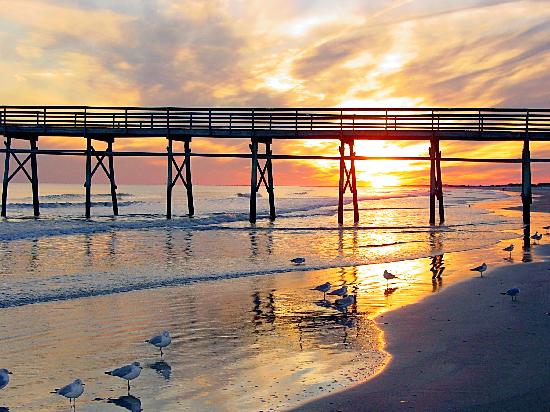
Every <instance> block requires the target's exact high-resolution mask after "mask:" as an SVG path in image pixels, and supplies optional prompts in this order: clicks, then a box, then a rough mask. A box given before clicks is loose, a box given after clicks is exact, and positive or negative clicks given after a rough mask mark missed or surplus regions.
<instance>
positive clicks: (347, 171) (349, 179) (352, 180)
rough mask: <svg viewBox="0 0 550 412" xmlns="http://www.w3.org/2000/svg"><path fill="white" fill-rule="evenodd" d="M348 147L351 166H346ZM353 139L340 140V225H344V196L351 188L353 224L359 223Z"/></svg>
mask: <svg viewBox="0 0 550 412" xmlns="http://www.w3.org/2000/svg"><path fill="white" fill-rule="evenodd" d="M346 146H347V147H348V148H349V156H350V165H349V168H348V165H347V164H346V160H345V156H346ZM353 146H354V140H353V139H341V140H340V148H339V151H340V179H339V183H338V224H339V225H342V224H344V194H345V193H346V190H347V189H348V187H349V190H350V192H351V194H352V197H353V223H359V206H358V200H357V177H356V173H355V151H354V149H353Z"/></svg>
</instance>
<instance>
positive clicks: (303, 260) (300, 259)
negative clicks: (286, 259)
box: [290, 257, 306, 265]
mask: <svg viewBox="0 0 550 412" xmlns="http://www.w3.org/2000/svg"><path fill="white" fill-rule="evenodd" d="M290 261H291V262H292V263H294V264H295V265H303V264H304V263H306V258H303V257H297V258H294V259H290Z"/></svg>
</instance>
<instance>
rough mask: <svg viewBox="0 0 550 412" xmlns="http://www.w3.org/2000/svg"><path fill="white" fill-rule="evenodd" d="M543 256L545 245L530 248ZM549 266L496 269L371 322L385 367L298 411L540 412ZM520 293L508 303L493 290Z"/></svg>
mask: <svg viewBox="0 0 550 412" xmlns="http://www.w3.org/2000/svg"><path fill="white" fill-rule="evenodd" d="M537 252H538V253H540V254H541V257H544V258H545V259H548V258H549V257H550V247H548V245H546V246H545V247H541V248H540V249H538V250H537ZM549 270H550V263H549V262H548V260H546V261H545V262H540V263H529V264H517V265H512V266H508V267H501V268H499V269H496V270H494V271H493V272H490V273H488V274H487V275H485V276H484V277H483V278H476V279H472V280H469V281H467V282H463V283H460V284H457V285H454V286H452V287H449V288H447V290H446V291H445V292H444V293H441V294H438V295H432V296H430V297H428V298H426V299H424V300H422V301H421V302H420V303H417V304H413V305H410V306H407V307H405V308H401V309H399V310H396V311H391V312H388V313H385V314H384V315H381V316H379V317H378V318H377V323H378V324H379V325H380V326H381V327H382V329H383V330H384V339H385V342H386V346H385V347H386V350H387V351H388V352H389V353H390V354H391V355H392V359H391V361H390V363H389V365H388V367H387V368H386V369H385V370H384V371H383V372H382V373H380V374H379V375H378V376H376V377H375V378H373V379H372V380H370V381H368V382H366V383H364V384H362V385H358V386H356V387H354V388H352V389H350V390H347V391H345V392H342V393H339V394H337V395H333V396H330V397H327V398H323V399H321V400H318V401H317V402H313V403H310V404H307V405H304V406H301V407H300V408H297V409H296V410H300V411H319V410H323V411H380V410H386V411H393V410H411V409H412V410H438V411H439V410H441V411H446V410H460V411H548V410H550V364H549V357H548V341H549V339H550V323H549V322H550V316H549V315H548V312H549V308H550V295H549V294H548V284H549V279H550V272H549ZM511 287H519V288H520V290H521V293H520V296H519V297H518V300H517V302H512V301H511V298H510V297H509V296H502V295H500V294H499V292H501V291H506V290H507V289H509V288H511Z"/></svg>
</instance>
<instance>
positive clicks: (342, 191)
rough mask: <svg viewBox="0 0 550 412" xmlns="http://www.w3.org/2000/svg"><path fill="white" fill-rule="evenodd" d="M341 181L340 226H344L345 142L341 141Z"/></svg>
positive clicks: (339, 200)
mask: <svg viewBox="0 0 550 412" xmlns="http://www.w3.org/2000/svg"><path fill="white" fill-rule="evenodd" d="M339 151H340V180H339V181H338V224H339V225H343V224H344V169H345V168H346V162H345V161H344V141H343V140H340V149H339Z"/></svg>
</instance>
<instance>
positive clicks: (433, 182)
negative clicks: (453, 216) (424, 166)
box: [429, 137, 445, 225]
mask: <svg viewBox="0 0 550 412" xmlns="http://www.w3.org/2000/svg"><path fill="white" fill-rule="evenodd" d="M429 153H430V224H431V225H434V224H435V206H436V199H437V200H438V209H439V223H443V222H444V221H445V208H444V205H443V182H442V181H441V150H439V139H437V138H435V137H434V138H432V139H431V140H430V149H429Z"/></svg>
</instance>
